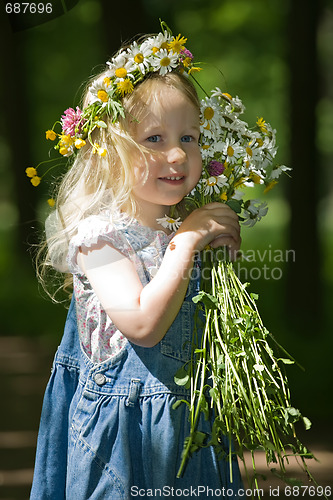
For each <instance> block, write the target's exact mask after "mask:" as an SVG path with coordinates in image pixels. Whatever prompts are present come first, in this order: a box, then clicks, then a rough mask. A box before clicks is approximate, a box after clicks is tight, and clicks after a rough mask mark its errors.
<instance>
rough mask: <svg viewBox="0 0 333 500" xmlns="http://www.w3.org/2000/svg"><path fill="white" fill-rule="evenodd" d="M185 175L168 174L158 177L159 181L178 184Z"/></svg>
mask: <svg viewBox="0 0 333 500" xmlns="http://www.w3.org/2000/svg"><path fill="white" fill-rule="evenodd" d="M184 179H185V177H184V176H183V175H170V176H167V177H159V180H160V181H163V182H166V183H167V184H172V185H178V184H182V183H183V181H184Z"/></svg>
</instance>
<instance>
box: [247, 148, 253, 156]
mask: <svg viewBox="0 0 333 500" xmlns="http://www.w3.org/2000/svg"><path fill="white" fill-rule="evenodd" d="M246 152H247V154H248V155H249V156H251V158H252V155H253V153H252V149H251V148H250V146H247V148H246Z"/></svg>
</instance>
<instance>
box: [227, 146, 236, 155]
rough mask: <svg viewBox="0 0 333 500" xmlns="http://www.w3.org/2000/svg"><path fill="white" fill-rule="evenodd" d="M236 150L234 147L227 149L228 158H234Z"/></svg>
mask: <svg viewBox="0 0 333 500" xmlns="http://www.w3.org/2000/svg"><path fill="white" fill-rule="evenodd" d="M234 152H235V150H234V148H233V147H232V146H228V149H227V155H228V156H233V154H234Z"/></svg>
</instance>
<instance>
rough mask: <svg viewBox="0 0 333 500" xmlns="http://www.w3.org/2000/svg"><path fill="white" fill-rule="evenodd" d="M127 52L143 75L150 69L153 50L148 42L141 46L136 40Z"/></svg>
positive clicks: (130, 59)
mask: <svg viewBox="0 0 333 500" xmlns="http://www.w3.org/2000/svg"><path fill="white" fill-rule="evenodd" d="M127 52H128V59H129V61H131V62H132V63H133V65H135V66H137V67H138V68H139V70H140V71H141V73H142V74H143V75H144V74H145V73H147V72H148V71H149V66H150V56H151V55H152V53H153V51H152V49H151V48H150V47H149V46H148V45H147V44H145V43H143V44H142V45H141V46H140V47H139V46H138V44H137V42H134V43H133V44H132V45H131V46H130V48H129V49H128V50H127Z"/></svg>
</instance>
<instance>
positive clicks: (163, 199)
mask: <svg viewBox="0 0 333 500" xmlns="http://www.w3.org/2000/svg"><path fill="white" fill-rule="evenodd" d="M145 106H146V110H147V114H146V115H145V117H144V118H143V119H142V120H141V121H140V122H139V123H137V124H136V125H135V127H134V132H133V138H134V139H135V141H136V142H137V143H138V144H140V145H142V146H145V147H147V148H149V149H150V150H153V152H152V153H149V154H147V155H146V159H147V163H148V175H147V176H146V169H145V166H144V165H143V162H142V161H140V160H138V158H135V159H134V161H135V165H134V168H135V178H136V185H135V186H134V189H133V195H134V198H135V200H136V202H137V204H138V207H139V209H140V216H141V214H142V215H143V218H145V222H147V223H149V221H151V222H150V225H152V226H154V225H156V223H155V220H156V218H158V217H163V216H164V215H165V214H167V213H168V208H169V207H170V206H171V205H175V204H176V203H179V202H180V201H181V200H182V199H183V198H184V196H186V195H187V194H188V193H189V192H190V191H191V190H192V189H193V188H194V187H195V186H196V184H197V183H198V181H199V178H200V176H201V171H202V159H201V154H200V149H199V145H198V141H199V135H200V126H199V112H198V109H197V108H196V107H195V106H194V105H193V104H192V103H191V102H190V100H189V99H188V98H187V97H185V96H184V95H183V94H182V93H181V92H180V91H179V90H177V89H175V88H173V87H168V86H166V85H164V84H161V83H159V84H158V89H157V92H156V94H154V96H152V99H150V100H149V102H147V103H145ZM141 218H142V216H141Z"/></svg>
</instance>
